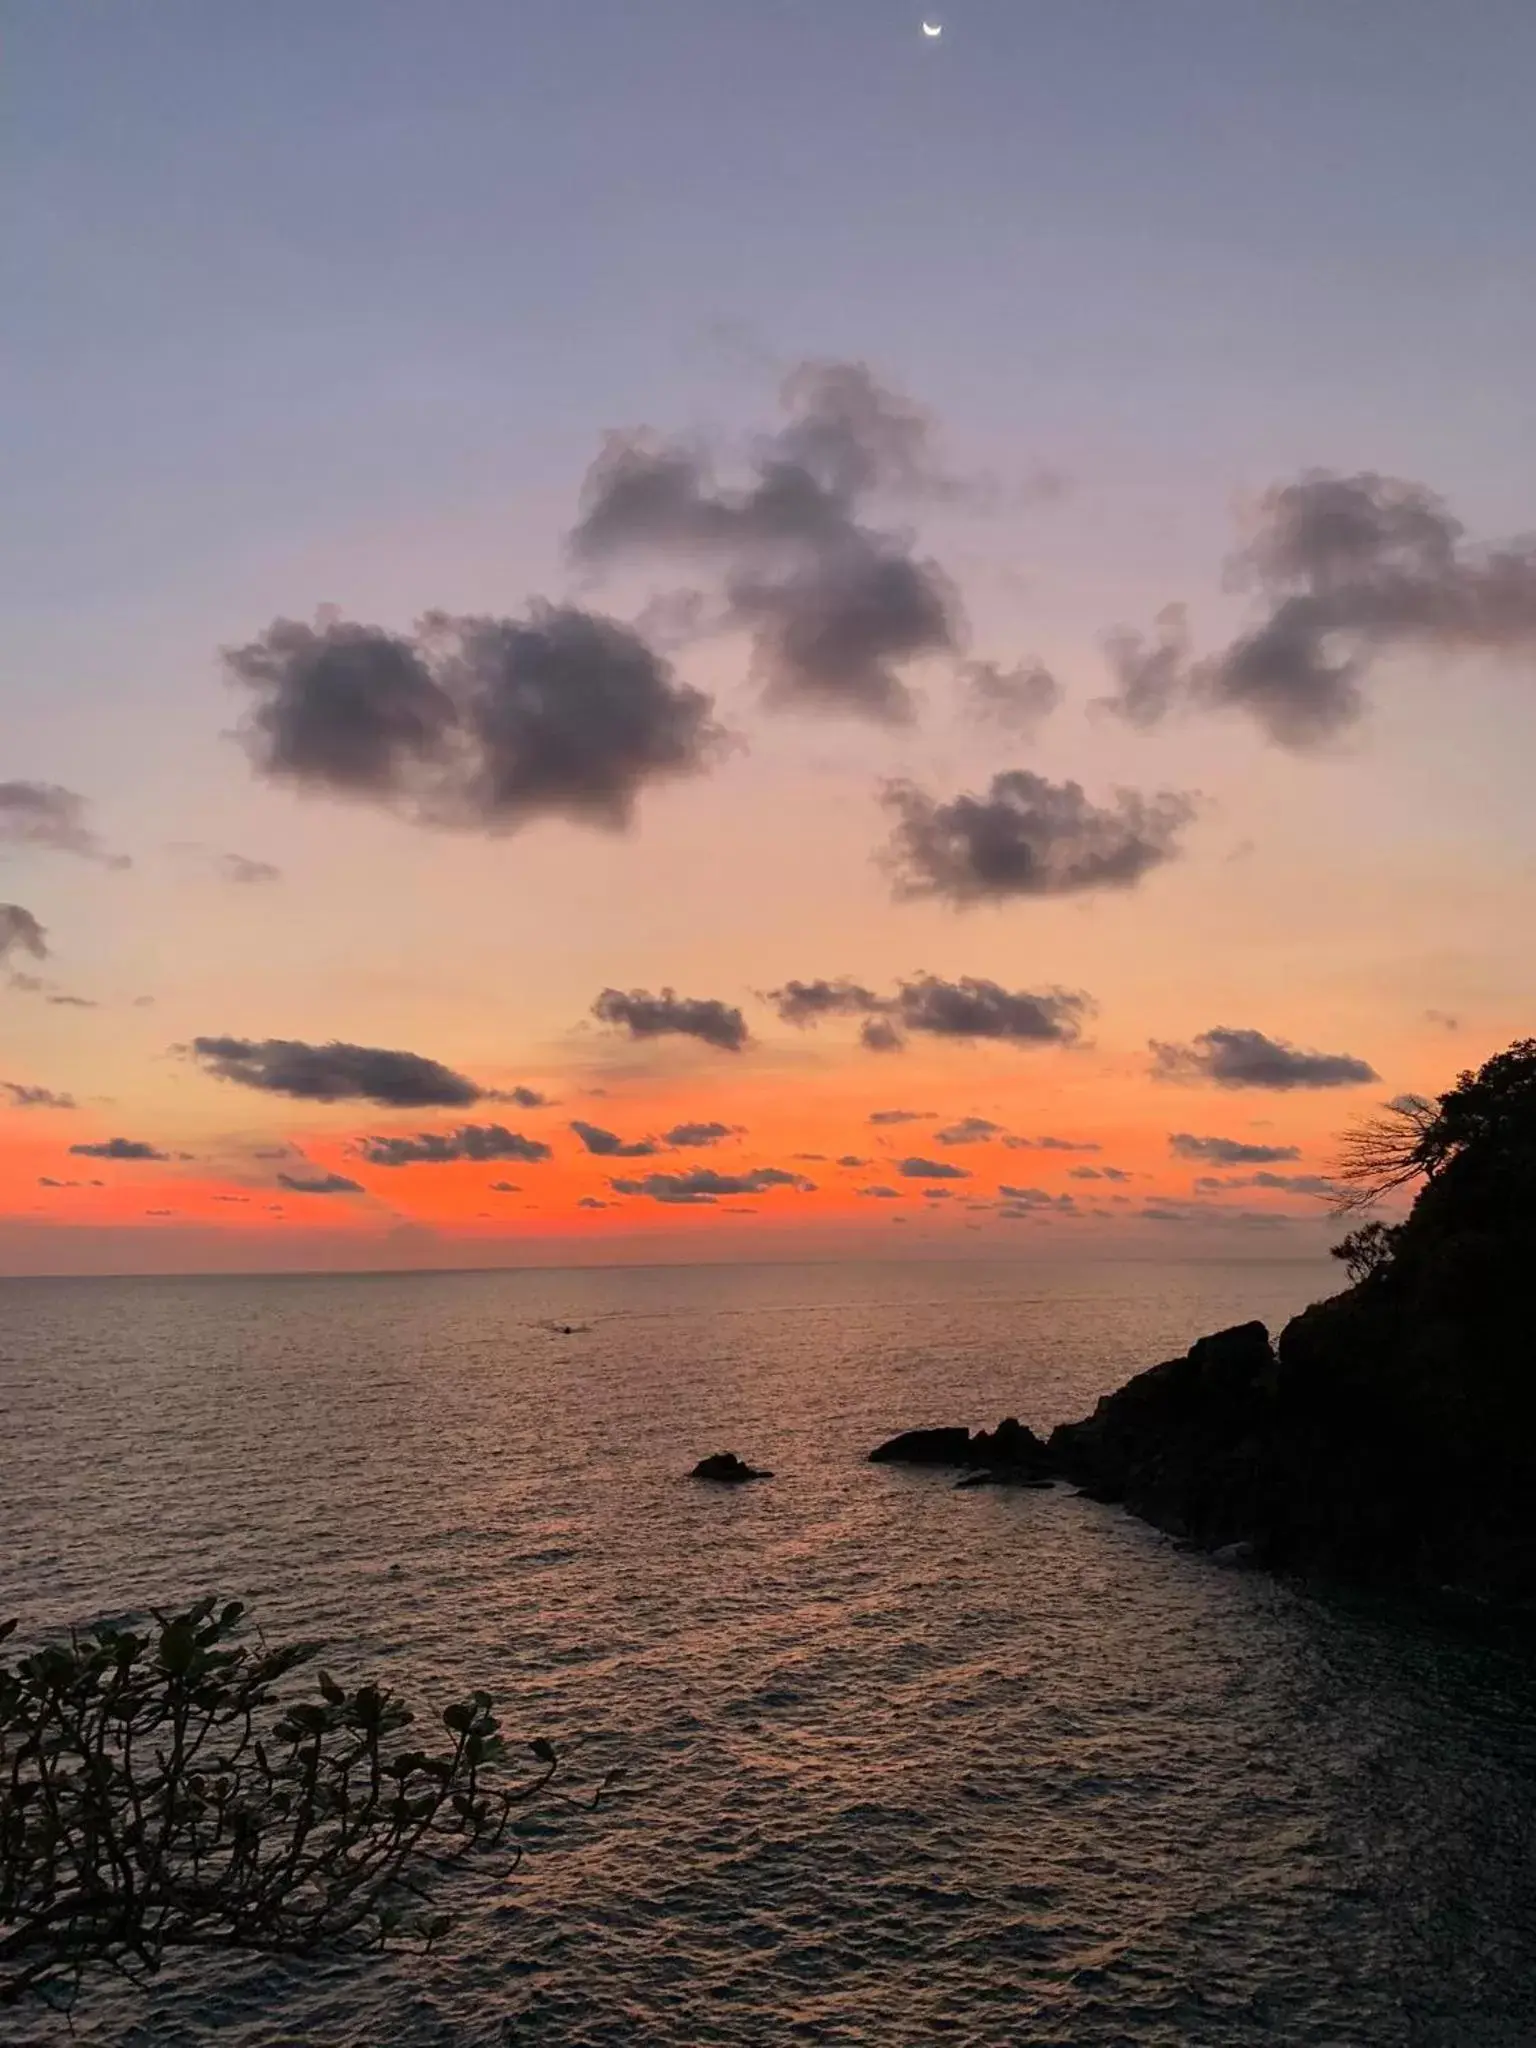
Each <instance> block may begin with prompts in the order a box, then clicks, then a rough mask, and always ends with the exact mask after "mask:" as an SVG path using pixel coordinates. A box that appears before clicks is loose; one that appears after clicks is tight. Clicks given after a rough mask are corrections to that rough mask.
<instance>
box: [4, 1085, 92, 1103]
mask: <svg viewBox="0 0 1536 2048" xmlns="http://www.w3.org/2000/svg"><path fill="white" fill-rule="evenodd" d="M0 1089H3V1090H4V1092H5V1093H6V1094H7V1095H9V1097H10V1098H11V1107H12V1109H73V1108H74V1106H75V1098H74V1097H73V1095H58V1094H55V1092H54V1091H53V1089H51V1088H33V1087H31V1086H29V1085H28V1083H27V1082H25V1081H0Z"/></svg>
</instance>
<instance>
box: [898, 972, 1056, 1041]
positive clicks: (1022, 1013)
mask: <svg viewBox="0 0 1536 2048" xmlns="http://www.w3.org/2000/svg"><path fill="white" fill-rule="evenodd" d="M1093 1007H1094V1006H1093V1002H1092V1000H1091V998H1090V997H1088V996H1086V995H1083V994H1081V993H1080V992H1079V993H1074V992H1073V991H1072V990H1070V989H1061V988H1057V989H1046V990H1044V991H1043V992H1041V993H1038V994H1030V993H1029V992H1027V991H1026V990H1023V989H1005V988H1002V987H1000V986H999V985H998V983H997V982H995V981H984V980H981V979H980V978H978V977H977V976H975V975H969V974H967V975H962V976H961V977H960V979H959V980H958V981H942V980H940V978H939V977H938V976H937V975H935V974H920V975H918V976H916V977H915V978H914V979H913V980H911V981H904V982H903V983H902V984H901V990H900V994H899V995H898V996H897V998H896V1011H897V1015H898V1016H899V1017H900V1020H901V1022H902V1024H903V1025H904V1026H905V1027H906V1029H907V1030H908V1031H926V1032H929V1033H931V1034H932V1035H933V1036H934V1037H937V1038H972V1039H979V1038H995V1039H1006V1040H1007V1041H1008V1042H1009V1043H1010V1044H1013V1045H1073V1044H1075V1043H1076V1041H1077V1040H1078V1038H1079V1037H1080V1036H1081V1035H1082V1026H1083V1019H1084V1018H1085V1017H1087V1016H1089V1015H1091V1014H1092V1011H1093Z"/></svg>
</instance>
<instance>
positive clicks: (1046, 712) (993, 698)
mask: <svg viewBox="0 0 1536 2048" xmlns="http://www.w3.org/2000/svg"><path fill="white" fill-rule="evenodd" d="M960 687H961V702H962V703H963V705H964V707H965V709H966V710H967V711H968V712H969V713H970V715H971V717H973V718H975V719H978V720H980V721H981V722H982V723H984V724H988V725H996V726H1001V727H1002V729H1003V730H1004V731H1005V732H1011V733H1014V734H1015V735H1017V736H1018V737H1019V738H1021V739H1033V738H1034V737H1035V735H1036V733H1038V732H1039V730H1040V728H1041V726H1042V725H1043V724H1044V723H1045V721H1046V719H1047V718H1049V717H1050V715H1051V713H1052V712H1053V711H1054V710H1055V709H1056V707H1057V705H1058V704H1059V703H1060V702H1061V685H1060V683H1058V682H1057V680H1056V678H1055V677H1054V676H1053V675H1052V674H1051V672H1050V670H1049V669H1048V668H1046V667H1045V666H1044V665H1043V664H1042V663H1040V662H1038V661H1026V662H1020V663H1019V665H1018V666H1017V667H1016V668H1000V667H999V666H998V664H997V663H996V662H995V661H968V662H966V663H965V665H964V666H963V667H962V668H961V670H960Z"/></svg>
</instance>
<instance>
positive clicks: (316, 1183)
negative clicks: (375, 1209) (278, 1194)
mask: <svg viewBox="0 0 1536 2048" xmlns="http://www.w3.org/2000/svg"><path fill="white" fill-rule="evenodd" d="M277 1184H278V1186H279V1187H283V1188H287V1189H288V1191H289V1192H290V1193H291V1194H295V1195H360V1194H362V1193H363V1192H364V1190H363V1188H362V1187H361V1185H360V1184H359V1183H358V1182H357V1181H355V1180H348V1179H347V1177H346V1175H345V1174H344V1173H317V1174H310V1175H306V1174H298V1173H280V1174H279V1175H278V1176H277Z"/></svg>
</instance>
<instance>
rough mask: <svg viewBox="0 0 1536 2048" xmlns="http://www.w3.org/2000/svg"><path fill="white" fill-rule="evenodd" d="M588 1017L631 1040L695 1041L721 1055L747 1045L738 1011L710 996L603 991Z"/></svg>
mask: <svg viewBox="0 0 1536 2048" xmlns="http://www.w3.org/2000/svg"><path fill="white" fill-rule="evenodd" d="M592 1014H593V1016H594V1017H596V1018H597V1020H598V1022H599V1023H602V1024H610V1025H612V1026H613V1027H614V1029H615V1030H620V1031H627V1032H628V1033H629V1035H630V1037H631V1038H662V1037H666V1036H676V1037H683V1038H698V1039H702V1040H703V1042H704V1043H705V1044H706V1045H714V1046H718V1047H719V1048H720V1050H721V1051H722V1052H740V1051H741V1049H742V1047H743V1046H744V1045H745V1044H746V1043H747V1026H746V1020H745V1019H744V1018H743V1016H742V1014H741V1012H740V1010H737V1009H733V1008H732V1007H731V1006H730V1005H729V1004H727V1003H722V1002H719V1001H717V1000H716V999H715V998H714V997H712V996H680V995H678V994H677V993H676V991H675V990H673V989H670V988H664V989H663V990H662V991H661V993H660V995H654V996H653V995H652V994H650V992H649V991H648V990H646V989H643V988H633V989H629V990H627V991H626V990H624V989H618V988H605V989H604V990H603V992H602V994H601V995H600V996H599V997H598V998H597V1000H596V1001H595V1002H594V1003H593V1005H592Z"/></svg>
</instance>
